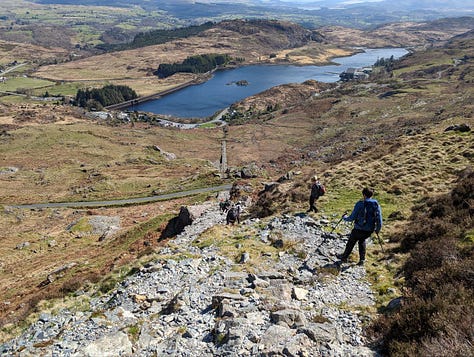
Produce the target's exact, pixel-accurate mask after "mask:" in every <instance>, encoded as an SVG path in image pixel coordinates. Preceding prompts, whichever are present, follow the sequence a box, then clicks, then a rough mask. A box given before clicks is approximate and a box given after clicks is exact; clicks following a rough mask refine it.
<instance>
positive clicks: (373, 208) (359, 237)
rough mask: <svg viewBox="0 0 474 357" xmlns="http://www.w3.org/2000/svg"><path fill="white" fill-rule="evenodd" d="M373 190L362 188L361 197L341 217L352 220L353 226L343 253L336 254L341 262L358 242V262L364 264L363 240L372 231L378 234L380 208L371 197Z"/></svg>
mask: <svg viewBox="0 0 474 357" xmlns="http://www.w3.org/2000/svg"><path fill="white" fill-rule="evenodd" d="M373 194H374V193H373V191H372V190H371V189H369V188H364V189H363V190H362V196H363V199H362V200H360V201H358V202H357V203H356V204H355V206H354V209H353V210H352V213H351V214H350V215H349V216H347V215H346V214H344V215H343V216H342V219H344V220H345V221H347V222H354V228H353V229H352V231H351V234H350V236H349V240H348V241H347V244H346V248H345V249H344V253H342V254H337V258H339V259H340V260H341V262H342V263H344V262H347V259H348V258H349V255H350V254H351V252H352V249H353V248H354V246H355V244H356V243H358V244H359V263H358V265H364V262H365V251H366V244H365V240H366V239H367V238H369V237H370V236H371V234H372V233H373V232H375V233H376V234H378V233H379V232H380V229H381V228H382V209H381V208H380V205H379V203H378V202H377V200H375V199H373V198H372V196H373Z"/></svg>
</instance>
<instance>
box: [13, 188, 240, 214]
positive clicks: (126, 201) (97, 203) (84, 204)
mask: <svg viewBox="0 0 474 357" xmlns="http://www.w3.org/2000/svg"><path fill="white" fill-rule="evenodd" d="M231 187H232V185H231V184H226V185H221V186H212V187H204V188H197V189H195V190H189V191H180V192H173V193H167V194H164V195H155V196H148V197H137V198H127V199H123V200H110V201H80V202H52V203H32V204H24V205H5V207H11V208H21V209H40V208H79V207H80V208H87V207H105V206H124V205H133V204H142V203H149V202H156V201H163V200H169V199H173V198H179V197H186V196H192V195H196V194H199V193H204V192H216V191H225V190H229V189H230V188H231Z"/></svg>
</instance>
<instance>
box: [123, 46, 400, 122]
mask: <svg viewBox="0 0 474 357" xmlns="http://www.w3.org/2000/svg"><path fill="white" fill-rule="evenodd" d="M407 53H408V51H407V50H405V49H404V48H377V49H365V52H362V53H358V54H355V55H353V56H348V57H338V58H334V59H333V62H335V63H337V65H328V66H295V65H251V66H244V67H239V68H234V69H228V70H220V71H216V72H215V73H214V75H213V77H212V78H211V79H210V80H208V81H207V82H205V83H201V84H198V85H194V86H190V87H187V88H184V89H181V90H179V91H177V92H174V93H171V94H168V95H166V96H164V97H161V98H159V99H155V100H151V101H149V102H145V103H141V104H138V105H135V106H133V107H130V108H128V109H129V110H130V109H131V110H138V111H143V112H151V113H155V114H166V115H173V116H176V117H182V118H193V117H194V118H205V117H208V116H211V115H213V114H214V113H216V112H217V111H219V110H222V109H224V108H226V107H228V106H230V105H231V104H232V103H235V102H237V101H239V100H241V99H243V98H246V97H249V96H251V95H254V94H257V93H260V92H263V91H264V90H266V89H269V88H271V87H274V86H277V85H280V84H285V83H302V82H304V81H307V80H309V79H314V80H317V81H320V82H326V83H332V82H337V81H338V80H339V74H340V73H342V72H344V71H345V70H346V69H348V68H351V67H355V68H359V67H367V66H371V65H373V64H374V63H375V62H376V61H377V59H379V58H390V57H391V56H393V57H394V58H399V57H402V56H403V55H405V54H407ZM238 81H247V82H248V85H245V86H238V85H236V84H235V83H236V82H238Z"/></svg>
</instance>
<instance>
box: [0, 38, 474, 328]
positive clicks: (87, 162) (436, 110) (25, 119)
mask: <svg viewBox="0 0 474 357" xmlns="http://www.w3.org/2000/svg"><path fill="white" fill-rule="evenodd" d="M470 41H472V39H471V40H466V43H465V45H464V49H461V50H460V49H459V48H460V47H461V44H459V43H457V44H453V45H452V49H445V48H444V49H432V50H431V52H427V53H420V54H416V55H414V56H411V57H409V58H407V59H406V60H405V61H404V64H403V65H400V68H398V69H397V70H396V71H395V72H394V77H392V78H384V77H383V76H381V77H380V79H379V81H378V83H376V84H370V85H368V84H346V85H342V86H341V87H339V88H337V89H334V90H332V91H328V92H327V93H325V94H324V95H321V96H319V97H315V98H312V99H308V100H306V101H303V102H300V101H298V102H297V103H287V102H284V103H282V109H281V110H279V111H276V112H274V113H271V114H262V115H261V116H259V117H256V118H254V121H253V123H251V124H246V125H241V126H233V127H231V128H230V130H229V138H230V142H229V145H228V152H229V157H230V160H231V164H234V165H236V164H241V163H245V162H250V161H256V162H257V163H259V164H260V165H261V166H264V167H265V168H266V169H267V170H268V174H269V175H270V176H271V177H270V178H277V177H278V175H279V174H281V173H284V172H286V170H290V169H296V170H301V171H302V172H303V176H301V178H297V179H296V182H295V183H294V187H293V189H294V190H296V191H298V193H299V195H296V196H295V197H300V199H297V200H296V201H294V202H290V205H289V209H290V210H291V211H293V212H294V211H298V210H303V209H305V208H306V195H307V187H306V180H305V179H306V178H308V177H309V175H310V174H312V173H314V172H317V173H319V174H322V177H323V181H324V183H325V184H326V185H327V187H328V193H327V195H326V196H324V197H323V198H322V200H321V202H320V207H321V209H322V214H324V215H326V216H327V217H331V218H332V217H337V216H339V214H340V213H341V212H342V211H344V210H346V209H350V208H351V207H352V205H353V203H354V201H355V200H357V199H359V196H360V188H361V187H362V186H363V185H366V184H370V185H372V186H375V187H376V189H377V191H378V195H377V198H378V199H379V200H380V202H381V203H382V206H383V209H384V214H385V216H388V215H389V214H390V213H393V212H395V211H401V214H402V216H405V217H406V215H407V214H408V212H409V209H410V208H411V206H412V205H413V204H414V203H415V202H416V201H417V200H418V199H420V198H421V197H423V196H425V195H433V194H438V193H442V192H447V191H448V190H449V189H450V185H451V182H452V180H453V179H454V177H455V172H456V171H457V170H459V169H462V168H463V167H465V166H467V165H470V164H472V157H473V156H472V155H473V151H474V143H473V137H472V134H469V133H468V134H459V133H445V132H444V128H445V127H446V126H447V125H450V124H454V123H464V122H467V123H468V124H471V126H472V125H473V124H474V123H473V115H472V111H473V108H472V103H473V101H472V96H473V92H472V91H473V89H472V85H470V83H472V82H470V81H471V78H472V73H473V72H472V63H470V62H468V63H467V64H463V65H460V66H457V67H453V66H452V65H451V64H449V67H448V68H445V67H443V68H441V69H440V68H438V66H439V63H440V61H441V62H443V63H446V64H447V63H449V62H450V58H452V57H455V58H459V57H462V55H463V53H470V52H467V51H472V48H473V46H472V42H470ZM434 58H436V59H437V60H436V63H433V59H434ZM442 58H444V59H442ZM420 69H422V71H421V72H420ZM390 90H399V91H401V90H402V91H403V92H399V93H398V94H396V95H392V96H389V97H386V98H383V99H382V98H379V95H380V94H383V93H387V92H388V91H390ZM1 109H2V118H3V119H2V120H5V125H4V126H3V127H4V128H6V129H7V133H6V134H2V136H1V137H0V138H1V140H2V146H1V150H2V151H3V152H2V153H3V154H4V155H2V162H1V163H0V167H6V166H18V167H19V168H20V171H19V172H18V174H17V175H7V176H4V175H2V176H0V179H1V180H2V181H3V182H2V185H1V187H2V192H1V196H2V202H4V201H5V200H6V199H7V198H8V201H9V202H12V203H14V202H15V201H19V202H22V201H23V202H26V201H29V202H31V201H37V200H45V199H50V198H53V199H58V200H63V199H70V200H72V199H82V198H83V197H84V195H85V197H86V198H99V197H123V196H132V195H141V194H145V193H147V192H148V191H150V190H152V189H155V188H158V189H160V188H163V189H165V190H167V189H170V188H172V187H177V186H179V185H185V184H191V183H192V182H193V180H194V178H193V175H195V174H196V173H197V172H198V170H199V172H200V173H201V174H202V175H203V176H204V178H203V179H204V180H207V178H208V177H209V176H207V175H206V174H205V172H209V171H211V170H210V168H209V171H208V169H207V168H205V166H203V165H202V163H203V162H206V161H203V160H213V161H215V160H217V159H218V152H219V141H218V139H219V138H220V137H221V135H222V133H221V129H204V130H200V131H197V132H196V131H189V132H187V131H177V130H164V129H160V128H154V127H142V126H137V127H135V128H131V127H130V126H128V125H126V126H115V127H114V126H105V125H99V124H94V123H91V122H90V121H89V122H87V123H85V122H84V121H83V119H81V118H78V117H77V116H74V115H72V114H68V115H70V116H71V118H70V121H69V124H65V123H64V122H60V120H62V119H63V113H61V109H59V108H57V109H55V110H54V112H55V115H57V116H58V117H56V118H52V115H51V109H50V108H49V107H48V106H45V107H42V106H38V107H27V108H25V107H24V108H23V109H21V110H19V109H15V107H14V106H13V105H11V106H3V107H1ZM285 109H286V111H285ZM15 111H16V112H17V114H16V115H15V116H14V117H13V116H12V115H11V113H12V112H15ZM283 113H285V114H283ZM31 122H33V123H34V125H30V123H31ZM27 124H28V125H27ZM407 134H409V135H407ZM150 145H158V146H160V147H162V148H163V149H164V150H165V151H168V152H174V153H176V154H178V157H179V158H178V160H176V162H164V161H163V160H162V158H160V157H159V156H158V155H157V153H156V152H154V151H152V150H150V149H149V148H148V147H149V146H150ZM184 157H186V159H184ZM270 161H272V164H270ZM275 163H276V165H275ZM81 164H84V166H82V167H81ZM84 170H85V172H84ZM162 173H166V174H163V175H162ZM156 177H160V178H161V177H162V180H163V185H162V186H159V187H155V185H156V181H157V180H156ZM260 179H261V178H259V180H260ZM160 183H161V179H160ZM148 185H151V187H148ZM91 187H92V188H93V189H92V190H91V189H90V188H91ZM255 187H256V188H260V186H259V185H258V183H256V186H255ZM75 188H80V189H79V190H78V193H74V192H75V191H74V189H75ZM81 188H84V189H85V190H81ZM183 203H186V202H185V201H183V200H178V201H177V202H171V203H170V204H160V203H158V204H153V205H147V206H141V207H135V208H120V209H117V208H107V209H101V210H94V211H91V212H87V211H80V210H79V211H72V210H43V211H32V212H21V211H9V210H6V211H3V212H2V213H1V215H0V223H1V226H2V227H7V229H5V230H4V231H3V232H2V235H3V237H2V239H1V240H0V241H1V242H2V249H1V250H0V251H2V252H5V254H7V256H8V257H7V256H2V262H3V261H4V263H2V266H1V270H0V279H1V281H2V284H1V286H2V289H7V290H9V291H11V292H12V294H10V295H8V296H10V297H11V299H10V300H9V302H10V305H8V306H7V305H4V306H3V307H4V310H3V314H2V316H1V317H2V318H3V317H5V316H6V314H7V313H9V311H12V310H15V309H16V308H17V307H18V306H20V304H22V303H23V304H24V305H23V306H24V309H19V310H17V313H16V314H12V315H10V316H9V319H10V320H12V319H15V318H16V317H22V316H24V315H23V314H24V313H26V312H28V311H29V310H28V309H29V308H30V307H33V306H34V305H35V304H36V302H37V301H38V299H40V298H43V297H51V296H58V295H59V296H61V295H64V294H67V293H68V292H69V291H71V290H74V289H75V288H77V287H78V285H75V284H72V280H70V278H71V276H70V275H69V274H66V275H65V276H64V277H63V278H61V279H58V281H56V282H54V283H53V284H50V285H49V287H48V288H46V289H39V288H34V289H33V290H32V291H31V292H28V291H30V290H31V287H32V286H37V285H38V284H39V283H41V281H43V280H44V279H45V277H46V275H47V274H48V273H49V272H50V271H51V270H52V269H54V268H57V267H60V266H62V265H64V264H66V263H68V262H71V261H74V262H78V263H79V264H78V265H77V266H76V267H75V268H74V270H73V271H74V272H75V274H76V275H75V279H77V280H78V281H81V280H82V279H84V280H89V281H97V280H98V278H97V275H98V274H102V275H103V274H105V273H107V272H110V271H112V270H114V268H116V269H119V267H120V266H121V265H122V264H125V263H127V262H130V261H132V260H134V259H136V258H137V257H138V256H139V255H140V254H141V253H140V248H139V247H142V248H143V241H144V240H146V239H148V240H149V241H150V242H153V243H156V238H157V234H156V233H153V234H152V235H151V236H148V237H147V236H146V235H145V232H146V231H147V230H149V229H151V230H153V231H154V230H156V227H157V226H159V225H160V222H161V221H160V218H159V217H161V216H162V215H165V214H166V213H169V212H173V210H176V209H177V208H178V207H179V205H180V204H183ZM88 214H101V215H119V216H120V217H122V220H123V222H124V223H123V230H122V232H123V233H124V234H125V235H124V236H122V235H121V236H118V237H117V238H116V240H112V241H111V242H110V243H107V244H110V245H107V244H105V245H103V246H102V245H100V244H98V243H97V237H95V236H88V235H85V236H84V237H83V238H81V239H77V238H75V236H74V235H73V234H71V233H69V232H67V231H66V229H65V228H66V227H67V225H68V224H70V223H73V222H75V221H76V220H78V219H80V218H81V217H84V216H87V215H88ZM149 217H157V220H158V221H157V222H156V223H153V222H152V223H150V224H152V225H153V224H155V225H153V229H152V227H148V228H145V229H143V230H142V231H141V232H140V233H139V234H137V235H132V236H130V235H126V234H127V233H126V232H127V231H129V230H130V229H133V227H134V226H136V224H137V222H143V223H145V222H147V221H148V219H149ZM165 218H166V216H164V217H163V220H164V219H165ZM397 225H403V220H402V221H400V220H397V219H392V220H388V221H387V227H386V228H385V229H386V231H390V230H397V229H398V228H397ZM127 237H128V238H127ZM7 238H8V239H7ZM53 239H54V240H56V241H57V242H59V244H58V245H57V246H56V247H54V248H51V247H49V246H48V242H49V241H50V240H53ZM25 241H29V242H30V243H31V244H32V246H31V248H28V249H24V250H15V247H16V246H17V245H18V244H20V243H22V242H25ZM121 242H123V244H122V243H121ZM134 242H135V243H134ZM103 249H104V250H103ZM109 250H110V254H109V253H107V254H106V252H107V251H109ZM104 254H105V255H104ZM377 254H378V253H377V251H376V250H371V259H372V261H376V259H378V258H379V256H378V255H377ZM400 259H402V258H401V257H397V256H392V260H391V261H392V262H393V264H396V263H397V262H398V263H399V261H400ZM20 261H21V262H22V264H21V269H19V266H20V264H18V263H19V262H20ZM45 261H48V262H52V263H48V264H45ZM86 262H88V263H86ZM389 268H390V267H389ZM383 273H384V274H386V275H388V274H389V271H384V272H383ZM372 274H373V276H374V279H375V277H379V276H380V272H378V271H375V272H373V273H372ZM377 279H379V278H377ZM380 284H381V285H380V286H381V287H380V294H381V299H383V298H385V299H388V298H390V295H387V294H386V292H387V289H386V285H387V284H391V283H390V282H388V283H387V282H386V281H382V282H380ZM7 290H4V291H3V294H6V291H7ZM5 296H6V295H5ZM2 321H3V322H5V321H6V320H2ZM7 332H8V331H7Z"/></svg>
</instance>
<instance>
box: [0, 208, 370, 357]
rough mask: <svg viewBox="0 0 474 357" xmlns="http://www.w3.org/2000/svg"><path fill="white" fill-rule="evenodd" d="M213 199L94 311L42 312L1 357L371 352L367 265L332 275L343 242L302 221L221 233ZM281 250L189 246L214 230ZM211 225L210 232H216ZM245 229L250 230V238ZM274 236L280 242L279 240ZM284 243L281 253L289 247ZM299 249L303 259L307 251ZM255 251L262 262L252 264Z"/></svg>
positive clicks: (249, 224) (248, 224) (93, 305)
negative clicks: (365, 331) (229, 252)
mask: <svg viewBox="0 0 474 357" xmlns="http://www.w3.org/2000/svg"><path fill="white" fill-rule="evenodd" d="M224 219H225V217H224V216H223V215H221V214H220V212H219V211H218V207H217V205H216V204H215V203H212V204H209V205H207V207H205V210H204V214H203V215H202V216H201V217H199V218H198V219H196V220H195V221H194V222H193V224H192V225H190V226H188V227H186V229H185V231H184V232H183V233H181V234H180V235H179V236H177V237H176V238H175V239H174V240H172V241H171V242H170V243H169V244H168V245H167V247H165V248H163V249H162V251H161V252H160V254H161V257H162V258H161V259H159V260H156V261H153V262H150V263H148V264H147V265H146V266H144V267H143V268H142V269H141V270H140V271H139V272H137V273H136V274H134V275H132V276H130V277H128V278H127V279H126V280H124V281H123V282H122V283H121V284H120V285H119V286H117V287H116V289H115V290H113V291H112V292H111V293H109V294H106V295H103V296H100V297H90V309H87V311H85V312H84V311H75V312H74V311H71V310H66V309H63V310H61V311H60V312H59V313H58V314H55V315H54V316H53V315H50V314H46V313H44V314H42V315H41V316H40V318H39V319H38V321H36V322H35V323H34V324H33V325H32V326H30V327H29V328H28V329H27V330H26V331H25V332H24V333H23V334H22V335H21V336H19V337H17V338H16V339H14V340H11V341H9V342H7V343H5V344H3V345H1V346H0V354H1V355H2V356H375V355H376V353H375V352H374V351H372V350H370V349H369V348H368V347H366V346H365V344H364V338H363V336H362V324H363V323H364V321H365V320H367V319H368V317H366V316H364V315H363V313H362V312H361V311H363V310H364V307H367V306H370V305H373V304H374V299H373V296H372V293H371V290H370V285H369V284H368V283H367V281H366V280H365V276H366V273H365V269H364V268H363V267H358V266H345V267H343V269H342V270H341V272H339V273H338V272H337V270H336V269H335V266H334V264H333V256H334V254H335V253H336V252H339V251H341V250H342V248H343V245H344V240H343V239H342V238H341V237H340V236H338V235H329V234H327V233H324V232H323V230H322V226H324V225H327V224H328V223H329V222H327V221H325V220H319V221H318V220H313V219H312V218H310V217H307V216H305V215H300V216H298V215H296V216H283V217H276V218H273V219H272V220H271V221H269V222H266V223H263V222H261V221H259V220H247V221H244V222H242V223H241V225H239V226H232V227H228V226H227V227H224V226H223V224H224ZM216 225H217V227H221V228H222V229H223V230H225V232H227V233H229V232H230V233H229V234H233V235H242V236H243V238H242V239H249V240H253V241H254V242H258V243H259V244H264V245H272V246H274V247H279V248H280V249H279V250H278V254H269V253H268V254H267V253H263V254H259V253H256V252H244V254H242V257H241V258H242V259H240V262H236V261H234V260H233V259H232V260H231V259H229V258H228V257H226V256H224V255H223V254H222V252H221V251H220V249H219V244H210V245H207V246H205V247H203V248H198V247H197V246H196V245H192V244H191V243H192V242H193V241H194V240H196V239H198V238H199V237H200V236H201V234H202V233H203V232H205V231H206V230H209V229H211V228H212V227H214V226H216ZM214 228H215V227H214ZM248 232H254V233H253V234H248ZM275 237H277V238H278V239H275ZM285 247H286V248H285ZM303 253H305V254H303ZM257 254H258V261H259V262H260V264H255V263H253V264H251V262H254V259H255V258H257V257H255V255H257Z"/></svg>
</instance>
